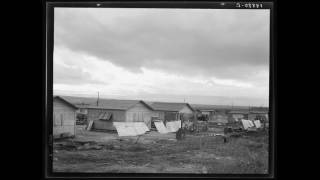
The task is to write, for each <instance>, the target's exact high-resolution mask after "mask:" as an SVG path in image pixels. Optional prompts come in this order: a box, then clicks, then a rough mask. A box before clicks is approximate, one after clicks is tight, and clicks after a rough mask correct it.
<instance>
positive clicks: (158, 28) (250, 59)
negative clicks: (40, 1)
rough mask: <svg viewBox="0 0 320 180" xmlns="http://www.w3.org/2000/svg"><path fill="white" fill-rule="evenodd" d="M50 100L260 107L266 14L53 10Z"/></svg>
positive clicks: (265, 81) (265, 92)
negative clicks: (77, 97) (61, 97)
mask: <svg viewBox="0 0 320 180" xmlns="http://www.w3.org/2000/svg"><path fill="white" fill-rule="evenodd" d="M54 20H55V24H54V67H53V68H54V94H64V95H83V96H97V92H98V91H99V93H100V97H106V98H125V99H143V100H153V101H154V100H156V101H178V102H183V101H186V102H189V103H199V104H234V105H245V106H248V105H258V106H261V105H263V106H267V105H268V99H269V10H252V9H250V10H245V9H237V10H231V9H228V10H227V9H122V8H55V16H54Z"/></svg>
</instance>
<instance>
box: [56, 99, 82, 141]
mask: <svg viewBox="0 0 320 180" xmlns="http://www.w3.org/2000/svg"><path fill="white" fill-rule="evenodd" d="M76 111H77V107H76V106H74V105H73V104H71V103H69V102H67V101H65V100H64V99H62V98H61V97H59V96H55V97H53V137H55V138H59V137H61V136H63V135H65V136H75V135H76Z"/></svg>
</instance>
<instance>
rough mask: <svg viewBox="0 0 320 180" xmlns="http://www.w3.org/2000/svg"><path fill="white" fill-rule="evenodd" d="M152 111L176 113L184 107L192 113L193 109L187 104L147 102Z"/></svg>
mask: <svg viewBox="0 0 320 180" xmlns="http://www.w3.org/2000/svg"><path fill="white" fill-rule="evenodd" d="M147 103H148V104H149V105H150V106H151V107H152V108H153V109H154V110H157V111H175V112H178V111H180V110H181V109H183V108H184V107H185V106H188V107H189V108H190V109H191V110H192V111H194V109H193V108H192V107H191V106H190V105H189V104H188V103H173V102H147Z"/></svg>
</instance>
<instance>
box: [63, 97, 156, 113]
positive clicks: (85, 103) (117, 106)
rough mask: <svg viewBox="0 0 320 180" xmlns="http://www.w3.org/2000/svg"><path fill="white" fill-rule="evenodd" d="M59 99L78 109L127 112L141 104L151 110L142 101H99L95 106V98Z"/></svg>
mask: <svg viewBox="0 0 320 180" xmlns="http://www.w3.org/2000/svg"><path fill="white" fill-rule="evenodd" d="M61 97H62V98H63V99H65V100H66V101H68V102H70V103H71V104H74V105H75V106H77V107H79V108H90V109H114V110H127V109H129V108H131V107H133V106H134V105H136V104H138V103H142V104H144V105H145V106H146V107H147V108H149V109H151V110H153V109H152V107H150V106H149V105H148V104H146V103H145V102H144V101H142V100H119V99H99V104H98V106H97V98H89V97H75V96H61Z"/></svg>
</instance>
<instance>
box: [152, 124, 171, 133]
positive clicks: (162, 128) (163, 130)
mask: <svg viewBox="0 0 320 180" xmlns="http://www.w3.org/2000/svg"><path fill="white" fill-rule="evenodd" d="M154 125H155V126H156V128H157V130H158V132H159V133H161V134H166V133H168V132H169V131H168V129H167V128H166V127H165V126H164V124H163V122H162V121H161V122H154Z"/></svg>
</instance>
